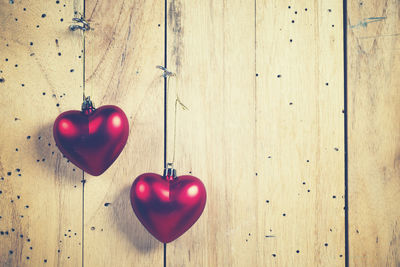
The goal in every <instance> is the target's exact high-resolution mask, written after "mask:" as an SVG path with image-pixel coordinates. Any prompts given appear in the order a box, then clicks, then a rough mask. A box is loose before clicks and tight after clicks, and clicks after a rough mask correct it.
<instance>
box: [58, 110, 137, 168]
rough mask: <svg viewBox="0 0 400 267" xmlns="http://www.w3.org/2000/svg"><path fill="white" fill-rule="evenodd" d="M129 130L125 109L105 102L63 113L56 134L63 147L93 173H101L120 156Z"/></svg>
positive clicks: (77, 164)
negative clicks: (97, 106) (93, 106)
mask: <svg viewBox="0 0 400 267" xmlns="http://www.w3.org/2000/svg"><path fill="white" fill-rule="evenodd" d="M128 134H129V123H128V119H127V118H126V115H125V113H124V112H123V111H122V110H121V109H120V108H119V107H116V106H111V105H109V106H102V107H100V108H98V109H94V108H91V109H86V110H83V111H78V110H70V111H66V112H64V113H62V114H60V115H59V116H58V117H57V119H56V121H55V122H54V126H53V135H54V139H55V141H56V144H57V146H58V148H59V149H60V151H61V152H62V153H63V154H64V155H65V156H66V157H67V158H68V159H69V160H70V161H71V162H72V163H74V164H75V165H76V166H78V167H79V168H81V169H82V170H84V171H85V172H87V173H89V174H91V175H95V176H97V175H100V174H102V173H103V172H105V171H106V170H107V169H108V167H110V166H111V164H112V163H113V162H114V161H115V160H116V159H117V157H118V156H119V154H120V153H121V151H122V149H123V148H124V146H125V144H126V141H127V139H128Z"/></svg>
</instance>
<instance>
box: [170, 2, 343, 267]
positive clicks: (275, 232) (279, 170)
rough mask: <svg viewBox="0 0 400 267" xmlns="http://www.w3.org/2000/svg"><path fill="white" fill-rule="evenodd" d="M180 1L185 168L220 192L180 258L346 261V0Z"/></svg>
mask: <svg viewBox="0 0 400 267" xmlns="http://www.w3.org/2000/svg"><path fill="white" fill-rule="evenodd" d="M306 8H307V11H306V10H305V9H306ZM328 9H331V11H328ZM168 10H169V13H168V19H169V21H168V29H169V31H168V48H169V49H168V55H169V60H168V66H169V68H170V69H171V70H172V71H176V72H177V77H176V79H175V78H171V82H170V86H171V87H174V86H176V87H177V88H178V94H179V95H180V98H181V100H182V101H183V102H184V104H185V105H186V106H187V107H188V108H189V111H182V112H180V113H178V118H177V123H178V125H177V129H178V132H177V140H178V141H177V151H176V153H177V154H176V157H177V160H176V163H175V166H176V168H177V169H178V170H179V171H180V172H182V173H187V172H192V174H193V175H195V176H198V177H199V178H201V179H202V180H203V181H204V182H205V184H206V187H207V190H208V204H207V207H206V210H205V213H204V215H203V217H202V218H200V220H199V222H198V223H197V224H196V225H195V226H194V227H193V229H192V230H190V231H189V232H188V233H187V234H186V235H185V236H183V237H181V238H180V239H178V240H177V241H176V242H174V243H172V244H171V245H169V250H168V253H167V259H168V263H169V265H171V266H245V265H248V266H307V265H310V264H312V263H314V264H316V265H321V266H340V265H344V256H343V255H344V211H343V207H344V199H343V190H344V158H343V144H344V139H343V134H344V129H343V125H344V123H343V119H344V115H343V113H342V109H343V40H342V30H341V29H342V16H341V14H342V7H341V5H340V4H334V3H330V4H329V5H328V4H313V3H307V2H306V1H302V2H300V3H296V4H295V5H292V6H291V7H290V8H288V5H287V3H284V2H282V1H257V6H256V7H255V6H254V5H249V4H248V3H245V2H242V3H237V2H236V3H225V4H224V3H222V2H221V3H215V2H214V1H209V3H207V4H204V3H201V4H200V3H191V4H189V3H187V2H185V1H171V2H170V4H169V8H168ZM255 12H256V13H255ZM296 12H297V14H296ZM277 14H280V15H279V16H277ZM292 20H294V21H295V23H292ZM333 24H334V25H335V27H332V25H333ZM290 39H292V42H290ZM257 75H258V76H257ZM278 75H280V76H279V77H278ZM325 83H328V86H327V85H325ZM308 160H309V162H308ZM303 182H305V184H303ZM307 190H310V192H308V191H307ZM334 197H335V198H334ZM267 202H268V203H267ZM325 244H327V246H325ZM297 251H298V252H297Z"/></svg>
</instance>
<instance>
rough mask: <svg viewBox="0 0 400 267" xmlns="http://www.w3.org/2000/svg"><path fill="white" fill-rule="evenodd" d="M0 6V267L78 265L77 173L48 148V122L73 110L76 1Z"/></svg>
mask: <svg viewBox="0 0 400 267" xmlns="http://www.w3.org/2000/svg"><path fill="white" fill-rule="evenodd" d="M10 2H11V1H9V0H2V1H1V2H0V32H1V37H0V55H1V60H0V61H1V63H0V78H1V83H0V106H1V116H0V125H1V126H0V127H1V141H0V207H1V208H0V266H42V265H44V264H47V265H49V266H57V265H59V266H79V265H80V264H81V259H82V254H81V251H82V249H81V248H82V234H81V229H82V216H81V214H82V186H81V177H82V172H81V171H80V170H79V169H78V168H76V167H75V166H73V165H72V164H71V163H69V162H68V161H67V160H66V159H65V158H63V156H62V154H61V153H60V152H59V151H58V149H57V148H56V147H55V143H54V139H53V134H52V133H53V131H52V129H53V123H54V119H55V117H56V116H57V115H58V114H59V113H60V112H62V111H64V110H68V109H79V106H80V103H79V102H80V100H81V99H82V83H83V81H82V69H83V64H82V59H83V53H82V52H83V50H82V49H83V47H82V34H81V33H80V32H71V31H69V30H68V25H69V23H70V20H71V18H73V17H74V12H77V13H78V12H82V9H83V5H82V2H81V1H68V2H64V1H62V2H60V3H58V4H57V3H56V1H51V3H50V2H49V3H48V4H44V3H43V2H40V1H35V0H32V1H15V3H14V4H11V3H10Z"/></svg>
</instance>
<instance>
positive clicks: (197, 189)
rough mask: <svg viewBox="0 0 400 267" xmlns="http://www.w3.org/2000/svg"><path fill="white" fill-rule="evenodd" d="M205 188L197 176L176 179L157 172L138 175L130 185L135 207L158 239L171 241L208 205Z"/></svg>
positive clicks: (143, 221) (165, 241)
mask: <svg viewBox="0 0 400 267" xmlns="http://www.w3.org/2000/svg"><path fill="white" fill-rule="evenodd" d="M206 198H207V195H206V189H205V188H204V185H203V183H202V182H201V181H200V180H199V179H198V178H196V177H194V176H190V175H186V176H179V177H177V178H175V179H173V178H171V179H169V177H166V178H164V177H163V176H161V175H158V174H155V173H145V174H142V175H140V176H139V177H137V178H136V180H135V181H134V182H133V184H132V188H131V204H132V208H133V211H134V212H135V214H136V216H137V217H138V219H139V221H140V222H141V223H142V224H143V226H144V227H145V228H146V229H147V230H148V231H149V232H150V233H151V234H152V235H153V236H154V237H155V238H157V239H158V240H159V241H161V242H163V243H169V242H171V241H173V240H175V239H177V238H178V237H180V236H181V235H182V234H183V233H185V232H186V231H187V230H189V228H190V227H191V226H192V225H193V224H194V223H195V222H196V221H197V219H198V218H199V217H200V215H201V214H202V212H203V210H204V207H205V205H206Z"/></svg>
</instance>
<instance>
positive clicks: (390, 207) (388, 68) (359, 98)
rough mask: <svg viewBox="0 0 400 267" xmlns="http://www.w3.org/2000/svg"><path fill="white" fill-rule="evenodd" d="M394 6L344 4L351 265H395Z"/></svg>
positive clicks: (397, 47)
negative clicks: (346, 36)
mask: <svg viewBox="0 0 400 267" xmlns="http://www.w3.org/2000/svg"><path fill="white" fill-rule="evenodd" d="M399 4H400V3H399V2H398V1H370V2H363V3H358V2H349V4H348V24H349V28H348V31H347V33H348V54H349V59H348V70H349V71H348V73H349V74H348V75H349V77H348V99H349V100H348V118H349V237H350V265H351V266H399V265H400V234H399V233H400V225H399V224H400V204H399V203H400V202H399V199H400V179H399V178H400V123H399V111H400V77H399V73H400V53H399V51H400V39H399V36H400V30H399V29H400V19H399V17H400V13H399V12H400V5H399Z"/></svg>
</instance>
